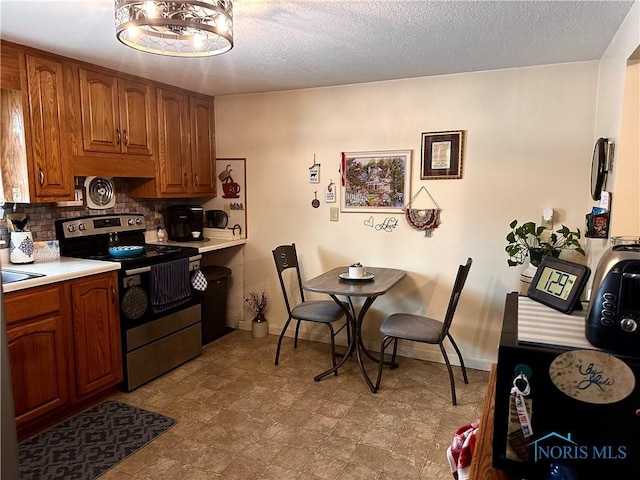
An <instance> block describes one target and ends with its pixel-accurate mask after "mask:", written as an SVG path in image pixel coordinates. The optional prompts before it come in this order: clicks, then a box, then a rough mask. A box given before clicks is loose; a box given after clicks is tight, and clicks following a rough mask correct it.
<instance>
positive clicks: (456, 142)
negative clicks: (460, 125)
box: [420, 130, 464, 180]
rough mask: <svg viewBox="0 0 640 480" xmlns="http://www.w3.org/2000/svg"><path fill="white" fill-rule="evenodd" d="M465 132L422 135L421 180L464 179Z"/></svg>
mask: <svg viewBox="0 0 640 480" xmlns="http://www.w3.org/2000/svg"><path fill="white" fill-rule="evenodd" d="M463 147H464V131H462V130H458V131H451V132H431V133H423V134H422V164H421V168H420V179H421V180H438V179H455V178H462V153H463Z"/></svg>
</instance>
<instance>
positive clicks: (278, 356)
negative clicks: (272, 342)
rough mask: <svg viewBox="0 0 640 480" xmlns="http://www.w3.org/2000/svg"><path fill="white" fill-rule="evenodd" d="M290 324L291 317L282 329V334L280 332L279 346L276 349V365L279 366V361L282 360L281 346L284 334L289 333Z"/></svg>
mask: <svg viewBox="0 0 640 480" xmlns="http://www.w3.org/2000/svg"><path fill="white" fill-rule="evenodd" d="M290 322H291V317H289V318H287V322H286V323H285V324H284V327H283V328H282V332H280V338H278V346H277V347H276V360H275V362H274V365H278V359H279V358H280V345H282V339H283V338H284V333H285V332H286V331H287V328H289V323H290Z"/></svg>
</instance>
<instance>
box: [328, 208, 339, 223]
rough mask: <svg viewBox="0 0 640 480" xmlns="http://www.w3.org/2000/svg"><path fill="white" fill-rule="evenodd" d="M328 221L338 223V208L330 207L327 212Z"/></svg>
mask: <svg viewBox="0 0 640 480" xmlns="http://www.w3.org/2000/svg"><path fill="white" fill-rule="evenodd" d="M329 220H331V221H332V222H337V221H338V207H331V209H330V210H329Z"/></svg>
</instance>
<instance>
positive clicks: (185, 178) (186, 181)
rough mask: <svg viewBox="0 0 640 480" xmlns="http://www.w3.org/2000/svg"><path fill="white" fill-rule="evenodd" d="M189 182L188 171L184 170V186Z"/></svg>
mask: <svg viewBox="0 0 640 480" xmlns="http://www.w3.org/2000/svg"><path fill="white" fill-rule="evenodd" d="M188 184H189V179H188V177H187V172H184V186H185V187H186V186H187V185H188Z"/></svg>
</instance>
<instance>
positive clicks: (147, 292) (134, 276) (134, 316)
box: [120, 255, 201, 330]
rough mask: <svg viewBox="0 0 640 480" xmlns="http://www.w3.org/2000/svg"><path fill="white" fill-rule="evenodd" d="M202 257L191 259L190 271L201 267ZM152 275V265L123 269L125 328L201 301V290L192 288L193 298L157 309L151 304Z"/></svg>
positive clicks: (121, 288)
mask: <svg viewBox="0 0 640 480" xmlns="http://www.w3.org/2000/svg"><path fill="white" fill-rule="evenodd" d="M200 258H201V257H200V255H198V256H195V257H191V258H190V259H189V271H190V272H193V271H195V270H198V269H199V268H200ZM150 277H151V267H150V266H145V267H140V268H133V269H125V270H122V271H121V281H120V323H121V326H122V329H123V330H129V329H132V328H136V327H138V326H140V325H143V324H145V323H148V322H152V321H154V320H157V319H160V318H162V317H166V316H168V315H171V314H173V313H175V312H179V311H180V310H186V309H188V308H189V307H192V306H194V305H197V304H199V303H200V302H201V295H200V292H198V291H196V290H194V289H193V288H191V298H189V299H187V300H184V301H182V302H176V305H174V306H171V307H167V308H164V309H162V310H156V309H154V308H153V306H152V304H151V286H150ZM198 321H199V319H198Z"/></svg>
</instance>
